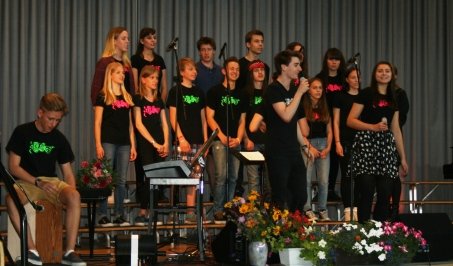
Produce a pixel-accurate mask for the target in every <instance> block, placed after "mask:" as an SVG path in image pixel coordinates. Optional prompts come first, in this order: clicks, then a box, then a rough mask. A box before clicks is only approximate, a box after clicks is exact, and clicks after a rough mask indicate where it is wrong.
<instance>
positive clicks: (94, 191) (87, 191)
mask: <svg viewBox="0 0 453 266" xmlns="http://www.w3.org/2000/svg"><path fill="white" fill-rule="evenodd" d="M77 190H78V191H79V193H80V198H81V199H102V198H107V197H108V196H110V195H111V194H112V190H111V189H110V188H77Z"/></svg>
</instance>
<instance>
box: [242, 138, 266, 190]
mask: <svg viewBox="0 0 453 266" xmlns="http://www.w3.org/2000/svg"><path fill="white" fill-rule="evenodd" d="M254 150H255V151H259V152H261V153H263V152H264V144H256V145H255V149H254ZM246 168H247V179H248V184H249V191H248V193H250V191H252V190H255V191H256V192H258V193H261V189H260V188H261V186H263V191H265V192H266V191H269V190H270V185H269V181H268V180H269V179H268V177H267V171H266V169H265V168H266V167H265V166H264V163H263V164H249V165H247V166H246ZM262 171H263V172H262ZM261 173H263V177H264V178H263V184H261Z"/></svg>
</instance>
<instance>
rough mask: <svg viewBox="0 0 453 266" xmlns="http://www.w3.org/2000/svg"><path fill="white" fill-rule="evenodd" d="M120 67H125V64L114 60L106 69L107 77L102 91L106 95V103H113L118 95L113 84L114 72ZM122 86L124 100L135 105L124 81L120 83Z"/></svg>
mask: <svg viewBox="0 0 453 266" xmlns="http://www.w3.org/2000/svg"><path fill="white" fill-rule="evenodd" d="M119 67H121V68H122V69H124V66H123V65H122V64H121V63H118V62H112V63H110V64H108V66H107V68H106V70H105V78H104V86H103V87H102V90H101V93H102V94H103V95H104V97H105V99H104V102H105V104H106V105H111V104H112V103H113V102H114V101H115V100H116V96H115V94H113V86H112V73H113V72H114V71H115V70H117V69H118V68H119ZM120 87H121V95H123V97H124V100H125V101H126V102H127V103H128V104H129V105H131V106H133V105H134V102H133V101H132V97H131V95H130V94H129V93H128V92H127V91H126V88H125V87H124V83H122V84H121V85H120Z"/></svg>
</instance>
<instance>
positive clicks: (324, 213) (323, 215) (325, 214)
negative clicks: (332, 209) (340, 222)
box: [319, 210, 330, 222]
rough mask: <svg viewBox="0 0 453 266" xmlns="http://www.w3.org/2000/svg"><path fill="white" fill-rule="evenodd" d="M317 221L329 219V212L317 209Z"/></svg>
mask: <svg viewBox="0 0 453 266" xmlns="http://www.w3.org/2000/svg"><path fill="white" fill-rule="evenodd" d="M319 221H320V222H325V221H330V218H329V213H328V212H327V210H322V211H319Z"/></svg>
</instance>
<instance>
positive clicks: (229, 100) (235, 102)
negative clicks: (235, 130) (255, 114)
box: [220, 96, 240, 106]
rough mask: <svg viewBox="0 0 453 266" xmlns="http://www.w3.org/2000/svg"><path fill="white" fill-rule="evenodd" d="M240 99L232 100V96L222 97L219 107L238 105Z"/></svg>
mask: <svg viewBox="0 0 453 266" xmlns="http://www.w3.org/2000/svg"><path fill="white" fill-rule="evenodd" d="M239 101H240V99H237V98H234V97H233V96H230V97H228V96H222V100H221V101H220V105H222V106H224V105H225V104H233V105H238V104H239Z"/></svg>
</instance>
